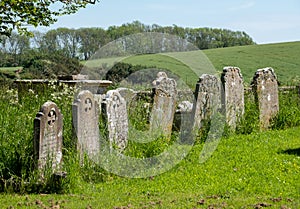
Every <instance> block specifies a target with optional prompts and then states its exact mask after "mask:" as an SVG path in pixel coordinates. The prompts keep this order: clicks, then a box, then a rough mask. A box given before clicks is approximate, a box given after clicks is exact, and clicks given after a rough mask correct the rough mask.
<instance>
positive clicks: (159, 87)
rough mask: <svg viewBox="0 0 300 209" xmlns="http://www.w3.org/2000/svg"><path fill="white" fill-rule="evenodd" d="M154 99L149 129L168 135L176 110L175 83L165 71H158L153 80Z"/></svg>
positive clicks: (169, 134)
mask: <svg viewBox="0 0 300 209" xmlns="http://www.w3.org/2000/svg"><path fill="white" fill-rule="evenodd" d="M152 84H153V86H154V99H153V107H152V112H151V117H150V131H152V132H157V133H160V134H163V135H164V136H166V137H170V136H171V133H172V125H173V120H174V114H175V111H176V106H177V104H176V97H177V89H176V87H177V83H176V81H175V80H174V79H171V78H168V76H167V74H166V73H165V72H159V73H158V74H157V79H156V80H155V81H153V83H152Z"/></svg>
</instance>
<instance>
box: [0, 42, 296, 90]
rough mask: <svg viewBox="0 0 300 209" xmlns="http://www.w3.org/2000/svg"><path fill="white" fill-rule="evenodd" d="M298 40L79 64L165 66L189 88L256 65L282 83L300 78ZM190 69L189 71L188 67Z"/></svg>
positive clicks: (249, 73)
mask: <svg viewBox="0 0 300 209" xmlns="http://www.w3.org/2000/svg"><path fill="white" fill-rule="evenodd" d="M299 54H300V41H299V42H290V43H276V44H264V45H251V46H241V47H228V48H218V49H209V50H203V51H196V52H195V51H193V52H184V53H166V54H150V55H137V56H131V57H128V58H125V57H121V58H109V59H102V60H89V61H87V62H86V61H83V62H82V63H83V64H85V65H86V66H88V67H100V66H102V65H103V64H107V65H108V66H111V65H112V64H113V63H114V62H120V61H123V62H127V63H131V64H134V65H144V66H149V67H153V66H156V67H157V68H161V69H168V70H170V71H172V72H174V73H175V74H177V75H179V76H180V77H181V78H182V80H184V81H185V82H186V83H187V84H188V85H189V86H190V87H194V86H195V83H196V82H197V80H198V77H199V76H200V75H201V74H203V73H209V74H216V73H218V74H220V73H221V72H222V69H223V67H225V66H237V67H239V68H240V69H241V71H242V74H243V77H244V81H245V83H246V85H247V84H249V83H250V82H251V80H252V77H253V75H254V73H255V71H256V70H257V69H259V68H264V67H272V68H274V70H275V72H276V74H277V76H278V79H279V81H280V83H281V84H282V85H288V84H291V82H292V81H297V82H298V83H299V81H300V58H299ZM18 68H20V67H14V68H0V71H2V72H3V71H4V72H8V71H10V72H12V71H13V70H16V69H18ZM191 69H193V70H191Z"/></svg>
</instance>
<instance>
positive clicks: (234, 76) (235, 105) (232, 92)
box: [221, 67, 245, 129]
mask: <svg viewBox="0 0 300 209" xmlns="http://www.w3.org/2000/svg"><path fill="white" fill-rule="evenodd" d="M221 81H222V84H223V89H224V91H223V94H222V104H223V108H225V110H226V122H227V124H228V125H229V126H230V127H232V128H233V129H235V127H236V125H237V123H238V122H239V121H240V120H241V118H242V117H243V115H244V112H245V102H244V83H243V76H242V74H241V70H240V69H239V68H238V67H225V68H224V69H223V73H222V75H221Z"/></svg>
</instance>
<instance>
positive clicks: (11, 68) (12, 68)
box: [0, 67, 22, 72]
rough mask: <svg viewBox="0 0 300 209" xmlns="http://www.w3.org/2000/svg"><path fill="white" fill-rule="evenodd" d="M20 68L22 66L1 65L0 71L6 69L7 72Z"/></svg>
mask: <svg viewBox="0 0 300 209" xmlns="http://www.w3.org/2000/svg"><path fill="white" fill-rule="evenodd" d="M20 68H22V67H1V68H0V71H7V72H8V71H9V72H11V71H15V70H18V69H20Z"/></svg>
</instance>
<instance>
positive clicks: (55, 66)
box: [20, 51, 83, 79]
mask: <svg viewBox="0 0 300 209" xmlns="http://www.w3.org/2000/svg"><path fill="white" fill-rule="evenodd" d="M22 66H23V71H22V73H21V74H20V76H21V77H22V78H28V79H30V78H50V79H55V78H57V77H58V76H66V75H73V74H78V73H79V72H80V71H81V69H82V67H83V65H81V64H80V62H79V61H78V60H77V59H71V58H67V57H65V56H63V55H61V54H60V53H59V52H58V53H55V54H38V53H36V52H34V51H33V52H31V53H29V54H28V55H26V58H25V59H24V60H23V62H22Z"/></svg>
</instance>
